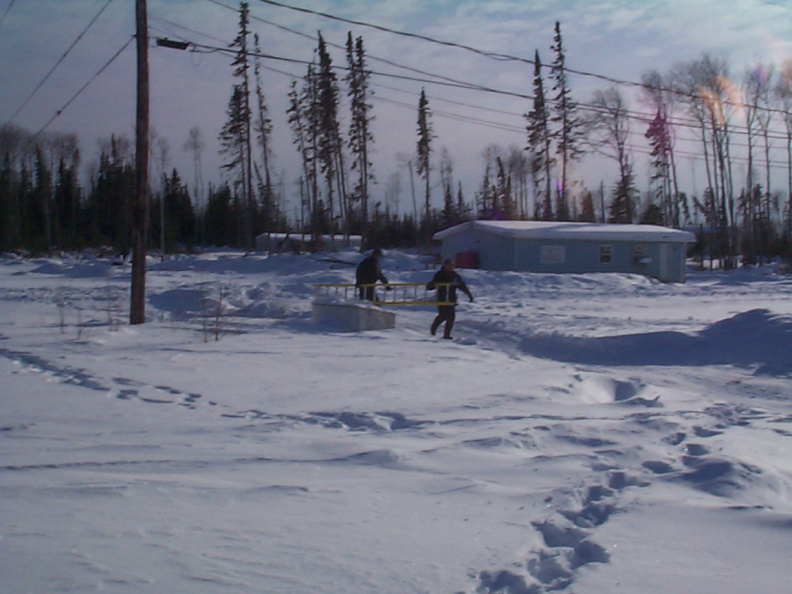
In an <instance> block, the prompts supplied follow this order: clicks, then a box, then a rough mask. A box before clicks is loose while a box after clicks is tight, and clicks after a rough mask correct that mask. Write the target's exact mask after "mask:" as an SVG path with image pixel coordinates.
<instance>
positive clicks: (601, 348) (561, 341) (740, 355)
mask: <svg viewBox="0 0 792 594" xmlns="http://www.w3.org/2000/svg"><path fill="white" fill-rule="evenodd" d="M520 350H521V351H522V352H524V353H526V354H528V355H532V356H534V357H540V358H544V359H553V360H557V361H565V362H569V363H582V364H592V365H610V366H621V365H627V366H634V365H660V366H662V365H669V366H677V365H678V366H693V367H695V366H700V365H738V366H742V367H753V366H756V367H757V370H756V373H757V374H763V375H786V374H790V373H792V357H790V356H789V353H790V352H792V319H790V318H788V317H784V316H777V315H773V314H771V313H770V312H769V311H768V310H766V309H754V310H750V311H747V312H743V313H739V314H737V315H735V316H733V317H731V318H727V319H724V320H720V321H719V322H716V323H714V324H712V325H711V326H709V327H708V328H706V329H704V330H702V331H701V332H699V333H698V334H696V335H688V334H684V333H682V332H648V333H643V334H625V335H622V336H605V337H597V338H585V337H584V338H576V337H569V336H562V335H556V334H535V335H533V336H530V337H527V338H524V339H523V340H522V341H521V342H520Z"/></svg>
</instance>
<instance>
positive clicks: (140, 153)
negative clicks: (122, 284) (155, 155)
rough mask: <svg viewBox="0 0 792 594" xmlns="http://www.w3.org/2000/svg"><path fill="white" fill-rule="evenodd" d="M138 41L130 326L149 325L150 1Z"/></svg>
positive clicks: (141, 13) (139, 16) (141, 5)
mask: <svg viewBox="0 0 792 594" xmlns="http://www.w3.org/2000/svg"><path fill="white" fill-rule="evenodd" d="M135 23H136V25H135V31H136V33H135V36H136V38H137V39H136V41H137V123H136V127H135V205H134V207H133V212H132V289H131V299H130V305H129V323H130V324H143V323H145V322H146V236H147V235H148V204H149V186H148V155H149V65H148V16H147V11H146V0H135Z"/></svg>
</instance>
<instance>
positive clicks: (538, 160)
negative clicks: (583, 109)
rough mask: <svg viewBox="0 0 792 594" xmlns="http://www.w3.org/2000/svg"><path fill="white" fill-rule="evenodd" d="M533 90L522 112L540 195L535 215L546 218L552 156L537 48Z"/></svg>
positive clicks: (548, 217)
mask: <svg viewBox="0 0 792 594" xmlns="http://www.w3.org/2000/svg"><path fill="white" fill-rule="evenodd" d="M533 94H534V99H533V109H532V110H531V111H530V112H529V113H528V114H526V116H525V117H526V119H527V120H528V126H527V128H528V146H527V147H526V148H527V150H528V152H529V153H530V155H531V162H530V170H531V175H532V177H533V180H534V192H535V194H536V196H538V197H541V198H540V199H539V200H537V201H536V210H537V212H536V218H539V219H542V220H544V221H550V220H552V219H553V202H552V190H551V188H552V167H553V163H554V159H553V156H552V152H551V146H552V134H551V131H550V113H549V110H548V107H547V101H546V99H545V88H544V79H543V78H542V60H541V58H540V57H539V51H538V50H537V51H536V53H535V57H534V84H533Z"/></svg>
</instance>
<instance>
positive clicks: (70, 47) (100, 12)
mask: <svg viewBox="0 0 792 594" xmlns="http://www.w3.org/2000/svg"><path fill="white" fill-rule="evenodd" d="M112 1H113V0H107V2H106V3H105V5H104V6H102V8H101V9H100V10H99V12H98V13H97V14H96V16H95V17H94V18H92V19H91V22H90V23H88V26H87V27H85V29H83V31H82V33H80V34H79V35H78V36H77V39H75V40H74V41H73V42H72V44H71V45H70V46H69V48H68V49H67V50H66V51H65V52H64V54H63V55H62V56H61V57H60V60H58V61H57V62H56V63H55V65H54V66H53V67H52V68H51V69H50V71H49V72H47V74H46V76H45V77H44V78H43V79H42V80H41V82H40V83H39V84H38V85H36V88H35V89H33V92H32V93H30V95H28V98H27V99H25V101H24V102H23V103H22V105H20V106H19V108H18V109H17V110H16V111H15V112H14V115H12V116H11V119H10V120H9V122H13V121H14V118H16V117H17V115H19V112H20V111H22V109H24V107H25V106H26V105H27V104H28V102H29V101H30V100H31V99H32V98H33V95H35V94H36V93H37V92H38V90H39V89H40V88H41V87H42V85H43V84H44V83H45V82H47V79H48V78H49V77H50V75H52V73H53V72H55V70H56V69H57V68H58V66H60V65H61V63H62V62H63V60H65V59H66V56H68V55H69V52H71V51H72V49H74V46H75V45H77V44H78V43H79V41H80V40H81V39H82V38H83V35H85V34H86V32H87V31H88V29H90V28H91V26H92V25H93V24H94V23H95V22H96V20H97V19H98V18H99V17H100V16H101V14H102V13H103V12H104V11H105V9H106V8H107V7H108V6H109V5H110V3H111V2H112ZM11 4H13V2H11ZM10 8H11V7H10V6H9V9H10ZM7 13H8V11H6V14H7ZM3 18H5V15H3ZM0 22H2V21H0Z"/></svg>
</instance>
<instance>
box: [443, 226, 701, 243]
mask: <svg viewBox="0 0 792 594" xmlns="http://www.w3.org/2000/svg"><path fill="white" fill-rule="evenodd" d="M472 229H480V230H482V231H485V232H488V233H493V234H497V235H504V236H507V237H515V238H519V239H590V240H598V241H603V240H610V241H641V242H663V241H670V242H676V243H692V242H694V241H695V240H696V236H695V235H693V234H692V233H690V232H688V231H680V230H679V229H670V228H668V227H659V226H657V225H617V224H608V223H563V222H552V221H470V222H468V223H462V224H461V225H456V226H454V227H450V228H448V229H444V230H442V231H438V232H437V233H435V234H434V239H440V240H442V239H445V238H446V237H450V236H452V235H456V234H457V233H462V232H465V231H467V230H472Z"/></svg>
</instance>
